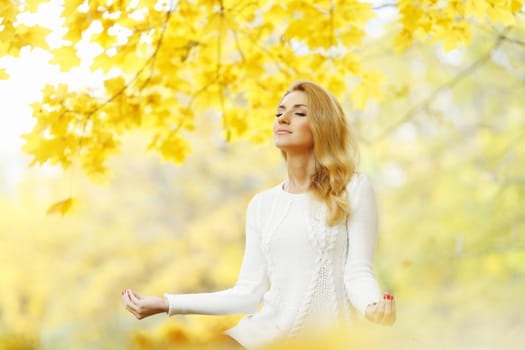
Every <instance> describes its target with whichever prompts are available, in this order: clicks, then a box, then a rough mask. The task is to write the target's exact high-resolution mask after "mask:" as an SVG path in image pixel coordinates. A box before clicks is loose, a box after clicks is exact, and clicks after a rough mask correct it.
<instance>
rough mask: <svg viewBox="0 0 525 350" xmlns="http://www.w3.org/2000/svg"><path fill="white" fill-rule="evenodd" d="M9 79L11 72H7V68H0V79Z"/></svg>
mask: <svg viewBox="0 0 525 350" xmlns="http://www.w3.org/2000/svg"><path fill="white" fill-rule="evenodd" d="M7 79H9V73H7V70H6V69H5V68H0V80H7Z"/></svg>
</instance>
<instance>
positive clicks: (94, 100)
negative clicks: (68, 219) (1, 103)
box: [0, 0, 522, 175]
mask: <svg viewBox="0 0 525 350" xmlns="http://www.w3.org/2000/svg"><path fill="white" fill-rule="evenodd" d="M13 3H14V2H8V5H7V6H6V7H5V13H6V16H5V17H4V20H3V25H4V27H3V30H2V31H1V32H0V39H2V40H0V56H2V55H6V54H14V53H16V52H18V51H17V50H19V48H20V47H21V46H22V45H25V44H31V45H34V46H41V47H45V44H46V42H45V38H46V35H47V31H46V30H45V29H43V28H41V27H38V26H35V27H27V26H25V25H24V24H18V25H16V26H15V25H14V24H13V23H15V22H14V19H15V18H16V15H17V14H18V13H19V12H20V9H19V7H16V6H15V5H13ZM373 5H374V4H373V2H362V1H357V0H347V1H343V0H334V1H327V0H325V1H313V0H307V1H299V0H287V1H280V2H276V1H269V0H268V1H257V2H254V1H249V0H246V1H245V0H241V1H238V2H230V1H224V2H216V1H211V0H195V1H175V2H168V1H165V2H158V1H155V0H140V1H131V0H122V1H105V0H94V1H88V2H85V1H83V0H72V1H67V2H65V3H64V9H63V12H62V17H63V18H64V20H65V22H64V30H65V34H64V36H63V39H64V40H66V41H69V43H67V44H65V45H64V46H63V47H60V48H57V49H54V50H52V52H51V53H52V55H53V58H52V59H51V61H50V62H51V63H54V64H58V65H59V66H60V69H61V70H62V71H68V70H70V69H71V68H73V67H76V66H78V65H80V63H81V58H80V57H78V52H77V51H76V48H77V47H78V46H77V44H78V43H79V42H80V40H81V39H82V38H83V40H89V41H90V42H92V43H96V44H98V45H99V46H100V48H101V49H102V51H101V53H100V54H98V55H97V56H96V57H94V59H93V62H92V65H91V67H90V69H91V70H92V71H100V72H102V73H103V74H108V73H110V72H111V75H110V76H109V75H106V77H105V80H104V84H103V88H101V89H100V90H98V91H94V90H91V91H74V92H73V91H63V90H64V89H63V88H57V89H52V88H46V89H44V91H43V93H44V97H43V99H42V101H41V103H40V104H35V112H34V117H35V118H36V119H37V123H36V125H35V128H34V129H33V131H31V132H30V133H29V134H28V135H26V141H27V145H26V146H25V150H26V151H27V152H29V153H30V154H32V155H33V156H34V161H33V164H35V163H38V164H42V163H45V162H47V161H49V162H50V163H52V164H60V165H62V166H63V167H68V166H70V165H71V164H72V162H73V161H74V160H75V159H76V160H77V161H78V163H79V164H81V166H82V167H83V168H84V170H85V171H86V172H87V173H88V174H90V175H97V174H98V175H100V174H103V173H104V172H105V166H104V162H105V160H106V159H107V158H108V157H109V155H110V154H114V153H116V152H118V149H119V142H120V139H121V137H122V135H124V134H125V133H126V132H128V131H130V130H133V129H137V128H138V129H142V130H144V131H145V132H147V133H148V134H149V136H150V137H151V138H152V141H151V144H150V148H151V149H154V150H156V151H158V152H159V153H160V154H162V156H163V157H164V158H165V159H169V160H173V161H175V162H182V161H184V159H185V156H186V154H188V152H189V150H190V147H189V144H188V142H187V140H186V138H185V134H183V133H182V131H192V130H193V129H194V128H195V122H194V121H195V118H196V116H199V115H203V114H207V113H210V112H213V115H215V116H220V117H222V127H223V130H224V136H225V138H226V139H227V140H236V139H247V140H250V141H252V142H262V141H264V140H267V139H268V137H269V135H270V134H269V133H270V127H269V124H270V123H271V120H272V115H273V109H274V106H275V105H276V104H277V103H278V100H279V99H280V97H281V96H282V94H283V93H284V91H285V90H286V88H287V87H288V86H289V84H290V83H291V82H292V81H293V80H296V79H311V80H315V81H317V82H319V83H320V84H322V85H324V86H326V87H327V88H328V89H329V90H330V91H332V92H333V93H334V94H335V95H336V96H337V97H338V98H347V97H349V98H350V101H351V102H352V103H353V107H354V108H356V109H364V108H365V107H366V106H367V104H368V102H369V101H371V100H376V101H381V100H382V99H383V86H384V83H385V82H386V79H385V75H384V74H383V73H381V72H379V71H378V69H377V68H372V67H366V65H367V62H363V60H364V59H363V57H364V53H363V52H362V51H360V50H361V49H362V47H363V45H364V43H365V42H366V40H367V38H366V26H367V24H368V23H369V21H370V20H371V19H373V18H374V17H375V15H376V14H375V12H374V10H373ZM521 5H522V1H518V0H508V1H507V0H505V1H504V0H480V1H472V0H465V1H460V0H447V1H435V0H422V1H413V0H401V1H399V2H398V3H397V4H396V6H397V7H398V9H399V13H400V15H401V16H400V18H399V23H400V24H401V28H400V30H399V32H398V33H397V35H396V36H395V38H394V42H393V43H392V44H391V46H392V47H393V48H394V49H396V50H397V51H403V50H406V49H407V48H408V47H410V46H412V44H413V43H414V41H427V40H428V41H429V42H431V43H434V42H440V43H441V45H442V47H443V48H444V49H445V50H447V51H448V50H452V49H454V48H456V47H458V46H459V45H468V44H469V43H470V42H471V41H472V34H471V32H472V25H473V23H475V22H476V21H478V22H483V21H490V22H491V23H492V24H494V25H511V24H513V23H514V22H515V21H516V17H515V13H516V12H518V11H520V9H521ZM28 6H29V7H30V8H31V10H34V9H37V8H38V1H36V0H35V1H31V2H30V3H28ZM170 6H172V7H171V8H170ZM90 28H91V29H93V28H97V30H90V31H89V30H88V29H90ZM89 35H90V36H89ZM2 76H3V77H4V78H5V77H6V74H5V71H3V72H2V71H0V78H2ZM351 86H355V87H354V88H353V89H352V91H348V90H349V87H351ZM75 157H76V158H75Z"/></svg>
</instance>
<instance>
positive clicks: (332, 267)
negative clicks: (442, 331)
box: [165, 173, 381, 349]
mask: <svg viewBox="0 0 525 350" xmlns="http://www.w3.org/2000/svg"><path fill="white" fill-rule="evenodd" d="M282 185H283V183H281V184H279V185H277V186H275V187H273V188H271V189H269V190H267V191H264V192H261V193H258V194H257V195H255V196H254V198H253V199H252V200H251V201H250V203H249V205H248V210H247V217H246V242H245V251H244V259H243V263H242V266H241V270H240V273H239V277H238V280H237V283H236V284H235V286H234V287H233V288H230V289H226V290H223V291H218V292H212V293H196V294H165V298H166V299H167V300H168V302H169V312H168V314H169V315H170V316H171V315H175V314H209V315H212V314H213V315H217V314H248V315H247V316H246V317H244V318H243V319H241V320H240V322H239V323H238V324H237V325H236V326H235V327H233V328H231V329H229V330H228V331H226V334H228V335H230V336H231V337H233V338H234V339H236V340H237V341H238V342H239V343H240V344H241V345H243V346H244V347H246V348H250V349H251V348H257V347H259V346H262V345H265V344H268V343H271V342H274V341H277V340H281V339H287V338H293V337H297V336H299V335H300V334H303V333H304V332H308V333H309V334H311V332H312V331H319V330H328V329H329V328H330V327H333V326H341V325H342V322H343V323H346V322H347V323H348V324H349V325H350V324H351V319H352V317H351V316H352V315H351V308H350V305H349V303H351V304H352V305H353V306H354V307H355V308H356V309H357V310H358V311H359V312H360V313H361V314H363V313H364V311H365V309H366V306H367V305H368V304H370V303H372V302H376V301H379V300H380V296H381V293H380V290H379V286H378V284H377V281H376V279H375V277H374V274H373V257H374V252H375V247H376V241H377V209H376V201H375V194H374V191H373V188H372V186H371V185H370V181H369V180H368V177H367V176H366V175H364V174H360V173H355V174H354V175H353V176H352V179H351V180H350V182H349V183H348V185H347V191H348V198H349V201H350V205H351V208H352V216H351V218H350V219H349V220H347V221H346V222H343V223H341V224H339V225H336V226H332V227H329V226H327V225H326V216H327V210H326V207H325V205H324V204H323V203H321V202H319V201H318V200H316V199H314V198H313V197H312V196H311V195H310V194H309V193H302V194H293V193H288V192H286V191H284V190H283V186H282ZM347 239H348V242H347Z"/></svg>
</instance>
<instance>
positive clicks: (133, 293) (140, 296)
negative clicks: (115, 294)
mask: <svg viewBox="0 0 525 350" xmlns="http://www.w3.org/2000/svg"><path fill="white" fill-rule="evenodd" d="M129 292H130V293H131V295H133V296H134V297H135V298H136V299H142V295H140V294H139V293H137V292H135V291H134V290H132V289H129Z"/></svg>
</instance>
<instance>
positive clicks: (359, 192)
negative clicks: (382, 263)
mask: <svg viewBox="0 0 525 350" xmlns="http://www.w3.org/2000/svg"><path fill="white" fill-rule="evenodd" d="M357 176H358V178H357V179H356V180H357V183H356V184H355V189H354V190H353V191H352V193H351V196H353V198H351V203H353V204H354V205H353V206H352V215H351V217H350V220H348V222H347V227H346V228H347V232H348V239H349V244H348V252H347V254H348V255H347V261H346V266H345V276H344V278H345V287H346V292H347V295H348V298H349V299H350V302H351V303H352V305H354V306H355V307H356V308H357V310H359V312H360V313H361V314H362V315H365V316H366V317H367V318H368V319H369V320H371V321H374V322H380V323H385V324H389V323H390V324H391V323H393V320H395V305H394V304H393V303H394V301H393V298H392V299H386V298H381V292H380V289H379V286H378V283H377V280H376V278H375V276H374V270H373V262H374V254H375V249H376V244H377V226H378V225H377V204H376V198H375V192H374V189H373V188H372V185H371V184H370V181H369V179H368V177H367V176H366V175H364V174H358V175H357ZM392 313H393V316H392Z"/></svg>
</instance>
